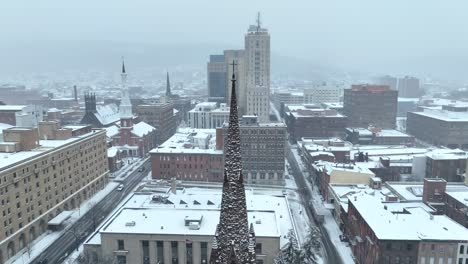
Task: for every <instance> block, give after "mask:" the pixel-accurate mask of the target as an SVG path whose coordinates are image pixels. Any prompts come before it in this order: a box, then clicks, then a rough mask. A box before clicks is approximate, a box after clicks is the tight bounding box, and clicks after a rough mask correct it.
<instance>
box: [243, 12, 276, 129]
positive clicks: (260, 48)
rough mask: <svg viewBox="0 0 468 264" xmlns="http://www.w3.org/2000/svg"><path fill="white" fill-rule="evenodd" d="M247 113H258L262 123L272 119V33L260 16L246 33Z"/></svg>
mask: <svg viewBox="0 0 468 264" xmlns="http://www.w3.org/2000/svg"><path fill="white" fill-rule="evenodd" d="M245 68H246V69H245V70H246V89H247V92H246V95H247V98H246V100H247V109H246V113H245V114H246V115H256V116H258V118H259V121H260V122H261V123H266V122H269V120H270V34H269V33H268V30H267V29H266V28H262V27H261V24H260V17H258V19H257V25H251V26H250V27H249V30H248V32H247V34H246V35H245Z"/></svg>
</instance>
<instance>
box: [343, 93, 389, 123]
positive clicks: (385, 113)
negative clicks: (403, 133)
mask: <svg viewBox="0 0 468 264" xmlns="http://www.w3.org/2000/svg"><path fill="white" fill-rule="evenodd" d="M343 100H344V101H343V113H344V114H345V115H346V116H347V117H348V122H349V124H352V125H353V126H355V127H368V126H369V125H373V126H375V127H380V128H384V129H386V128H395V124H396V114H397V100H398V91H395V90H391V89H390V87H389V86H387V85H368V84H362V85H352V86H351V89H345V90H344V99H343Z"/></svg>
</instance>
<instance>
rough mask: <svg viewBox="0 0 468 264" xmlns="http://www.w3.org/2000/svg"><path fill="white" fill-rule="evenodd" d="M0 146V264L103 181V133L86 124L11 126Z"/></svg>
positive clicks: (104, 160) (93, 190)
mask: <svg viewBox="0 0 468 264" xmlns="http://www.w3.org/2000/svg"><path fill="white" fill-rule="evenodd" d="M3 137H4V142H0V152H1V155H2V157H3V158H2V163H1V164H0V200H1V203H2V210H3V214H0V223H2V232H0V241H1V242H0V263H5V261H6V260H7V259H9V258H11V257H12V256H13V255H15V254H16V253H17V252H18V251H19V250H21V249H23V248H24V247H25V246H26V245H27V244H28V243H30V242H31V241H32V240H34V239H35V238H37V237H38V236H39V235H41V234H43V233H45V232H46V230H47V223H48V221H49V220H51V219H52V218H54V217H55V216H57V215H58V214H59V213H60V212H62V211H64V210H71V209H73V208H75V207H77V206H79V205H80V204H81V202H82V201H84V200H86V199H88V198H89V197H91V196H92V195H93V194H94V193H95V192H96V191H97V190H99V189H101V188H103V187H104V185H105V183H106V182H107V176H108V165H107V147H106V133H105V131H103V130H95V131H91V128H90V127H89V126H74V127H63V128H60V127H58V124H57V123H56V122H41V123H40V124H39V128H18V127H13V128H10V129H6V130H4V131H3Z"/></svg>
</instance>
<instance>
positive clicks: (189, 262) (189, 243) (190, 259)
mask: <svg viewBox="0 0 468 264" xmlns="http://www.w3.org/2000/svg"><path fill="white" fill-rule="evenodd" d="M185 248H186V251H185V259H186V260H187V262H186V263H187V264H192V263H193V248H192V241H190V240H187V241H186V242H185Z"/></svg>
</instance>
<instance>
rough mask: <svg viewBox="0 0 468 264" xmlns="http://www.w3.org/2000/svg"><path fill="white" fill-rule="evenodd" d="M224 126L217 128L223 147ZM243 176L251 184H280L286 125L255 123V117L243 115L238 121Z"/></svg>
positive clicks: (224, 137) (225, 130) (282, 175)
mask: <svg viewBox="0 0 468 264" xmlns="http://www.w3.org/2000/svg"><path fill="white" fill-rule="evenodd" d="M227 129H228V127H227V126H224V127H223V129H218V131H220V132H222V135H221V136H219V138H218V135H217V138H216V140H222V142H223V143H221V142H220V144H222V146H223V149H225V148H226V146H225V142H227ZM240 133H241V134H240V137H241V152H242V169H243V175H244V179H245V181H246V182H247V183H253V184H275V185H283V184H284V159H285V147H286V140H287V139H286V126H285V125H284V124H283V123H258V122H257V117H249V116H244V117H243V118H242V122H241V124H240Z"/></svg>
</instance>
